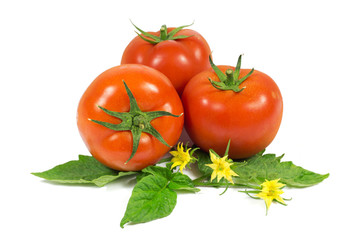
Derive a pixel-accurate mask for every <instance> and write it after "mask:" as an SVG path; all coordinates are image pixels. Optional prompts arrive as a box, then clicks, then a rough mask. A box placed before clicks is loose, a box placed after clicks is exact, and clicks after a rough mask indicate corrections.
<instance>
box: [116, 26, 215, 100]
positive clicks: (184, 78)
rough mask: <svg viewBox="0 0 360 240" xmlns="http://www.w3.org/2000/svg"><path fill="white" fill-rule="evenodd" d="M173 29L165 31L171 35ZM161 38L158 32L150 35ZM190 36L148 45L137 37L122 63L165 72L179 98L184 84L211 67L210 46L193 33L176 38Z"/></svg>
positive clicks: (126, 51)
mask: <svg viewBox="0 0 360 240" xmlns="http://www.w3.org/2000/svg"><path fill="white" fill-rule="evenodd" d="M173 29H174V28H168V29H167V32H171V31H172V30H173ZM149 33H151V34H153V35H156V36H160V31H158V32H149ZM178 35H185V36H191V37H188V38H184V39H177V40H165V41H162V42H160V43H157V44H155V45H154V44H151V43H149V42H147V41H144V40H143V39H141V38H140V37H139V36H136V37H135V38H134V39H133V40H132V41H131V42H130V43H129V44H128V46H127V47H126V48H125V50H124V53H123V56H122V59H121V64H128V63H137V64H143V65H146V66H149V67H152V68H155V69H157V70H159V71H160V72H162V73H164V74H165V75H166V76H167V77H168V78H169V79H170V81H171V82H172V84H173V85H174V87H175V89H176V90H177V92H178V94H179V95H180V96H181V94H182V92H183V90H184V88H185V85H186V84H187V82H188V81H189V80H190V79H191V78H192V77H193V76H195V75H196V74H197V73H199V72H201V71H204V70H206V69H208V68H209V67H210V64H209V60H208V59H209V56H210V54H211V50H210V47H209V45H208V43H207V42H206V40H205V39H204V38H203V37H202V36H201V35H200V34H199V33H198V32H196V31H194V30H191V29H182V30H180V31H179V32H178V33H177V34H175V36H178Z"/></svg>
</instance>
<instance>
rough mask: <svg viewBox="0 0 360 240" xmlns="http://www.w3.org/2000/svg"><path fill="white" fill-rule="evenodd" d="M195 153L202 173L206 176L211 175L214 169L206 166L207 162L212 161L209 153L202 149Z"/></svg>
mask: <svg viewBox="0 0 360 240" xmlns="http://www.w3.org/2000/svg"><path fill="white" fill-rule="evenodd" d="M195 154H196V156H197V158H198V161H197V164H198V168H199V171H200V173H201V174H202V175H205V176H210V175H211V173H212V172H213V170H212V169H211V168H210V167H208V166H206V164H211V163H212V162H211V160H210V156H209V153H206V152H204V151H201V150H196V151H195Z"/></svg>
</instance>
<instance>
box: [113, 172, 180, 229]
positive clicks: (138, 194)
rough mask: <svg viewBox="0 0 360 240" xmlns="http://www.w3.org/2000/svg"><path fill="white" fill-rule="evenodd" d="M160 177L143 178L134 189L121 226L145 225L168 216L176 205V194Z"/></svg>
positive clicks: (164, 179) (166, 181) (149, 176)
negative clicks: (128, 224)
mask: <svg viewBox="0 0 360 240" xmlns="http://www.w3.org/2000/svg"><path fill="white" fill-rule="evenodd" d="M168 183H169V180H167V179H166V178H165V177H162V176H160V175H148V176H146V177H143V178H142V179H141V180H140V181H139V182H138V183H137V184H136V185H135V187H134V189H133V192H132V194H131V197H130V199H129V202H128V205H127V208H126V211H125V215H124V217H123V218H122V220H121V223H120V226H121V227H122V228H123V227H124V225H125V224H126V223H129V222H131V223H143V222H149V221H152V220H155V219H159V218H163V217H166V216H168V215H169V214H170V213H171V212H172V211H173V209H174V207H175V205H176V198H177V195H176V192H174V191H173V190H171V189H170V188H168Z"/></svg>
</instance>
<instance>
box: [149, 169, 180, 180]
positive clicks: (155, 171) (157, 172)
mask: <svg viewBox="0 0 360 240" xmlns="http://www.w3.org/2000/svg"><path fill="white" fill-rule="evenodd" d="M142 172H144V173H148V174H152V175H154V176H162V177H164V178H165V179H167V180H170V179H171V178H172V174H173V173H172V172H171V171H170V169H168V168H165V167H160V166H148V167H146V168H144V169H143V170H142Z"/></svg>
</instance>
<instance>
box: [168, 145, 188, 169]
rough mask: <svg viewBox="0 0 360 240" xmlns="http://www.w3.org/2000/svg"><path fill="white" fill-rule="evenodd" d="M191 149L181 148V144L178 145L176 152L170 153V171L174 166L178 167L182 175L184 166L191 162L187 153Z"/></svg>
mask: <svg viewBox="0 0 360 240" xmlns="http://www.w3.org/2000/svg"><path fill="white" fill-rule="evenodd" d="M190 149H191V148H187V147H185V151H184V147H183V143H178V145H177V149H176V151H171V152H170V154H171V155H173V158H172V159H171V162H172V163H173V164H172V165H171V168H170V169H173V168H174V167H176V166H180V172H181V173H183V169H184V168H185V166H186V165H187V164H188V163H190V161H191V154H190V153H189V151H190Z"/></svg>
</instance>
